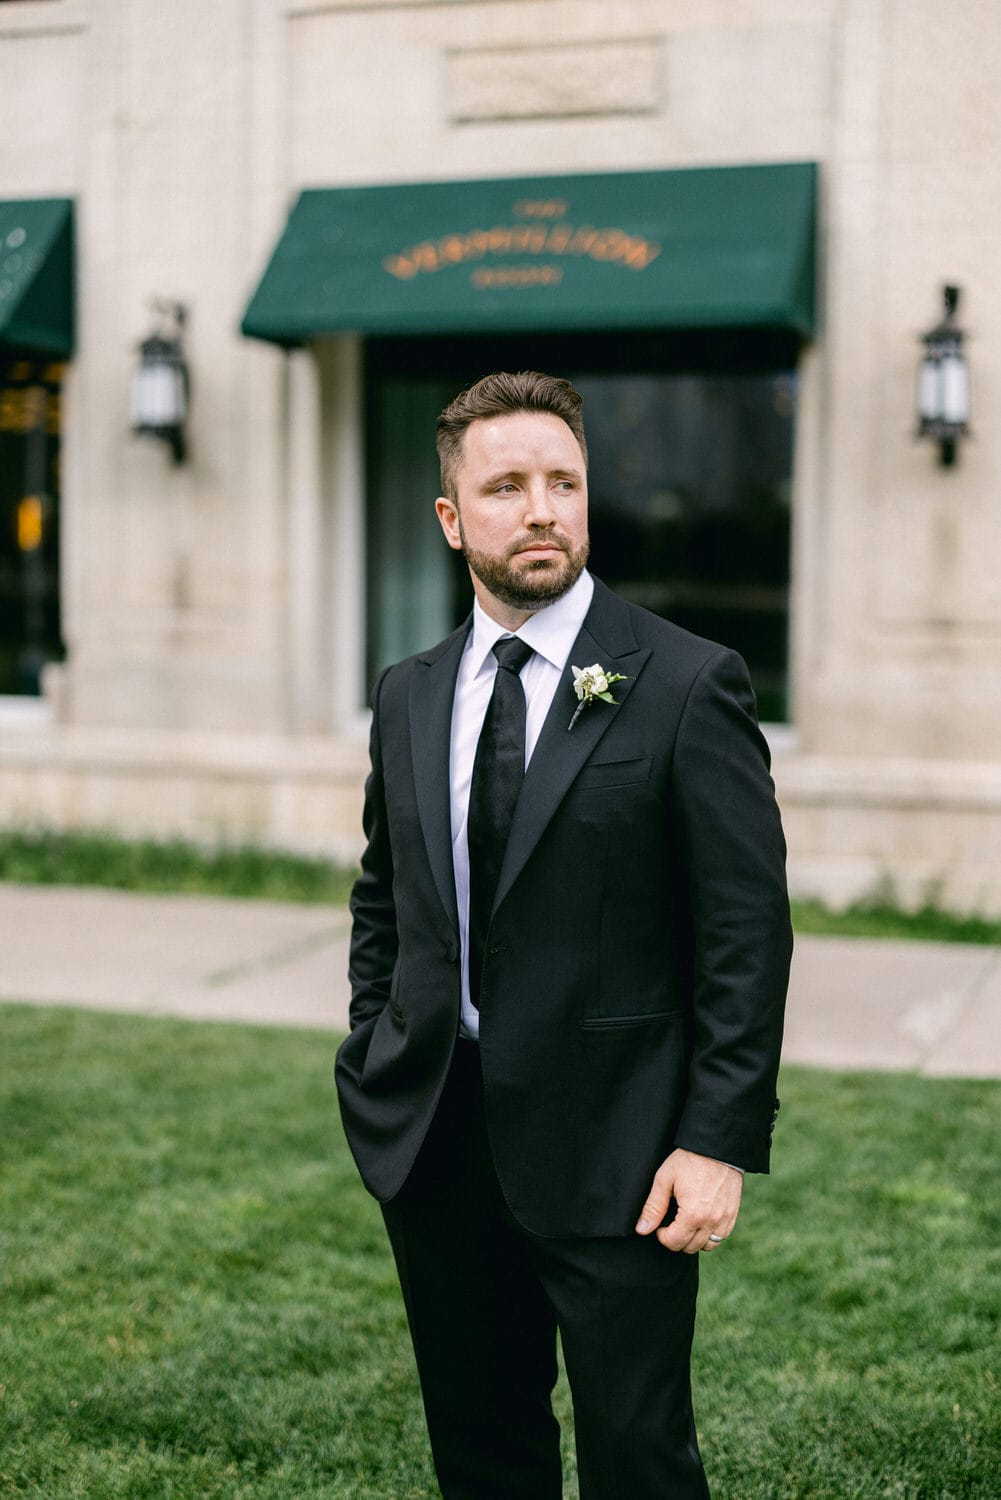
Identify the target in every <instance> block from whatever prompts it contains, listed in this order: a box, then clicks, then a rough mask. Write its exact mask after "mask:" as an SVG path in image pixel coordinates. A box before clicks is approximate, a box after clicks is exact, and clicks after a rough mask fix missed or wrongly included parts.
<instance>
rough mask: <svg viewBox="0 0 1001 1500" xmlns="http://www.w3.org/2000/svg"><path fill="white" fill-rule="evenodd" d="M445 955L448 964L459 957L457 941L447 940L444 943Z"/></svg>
mask: <svg viewBox="0 0 1001 1500" xmlns="http://www.w3.org/2000/svg"><path fill="white" fill-rule="evenodd" d="M445 957H446V958H447V960H448V962H449V963H450V964H454V963H457V962H458V959H459V945H458V943H456V942H453V941H451V940H450V941H449V942H447V943H446V944H445Z"/></svg>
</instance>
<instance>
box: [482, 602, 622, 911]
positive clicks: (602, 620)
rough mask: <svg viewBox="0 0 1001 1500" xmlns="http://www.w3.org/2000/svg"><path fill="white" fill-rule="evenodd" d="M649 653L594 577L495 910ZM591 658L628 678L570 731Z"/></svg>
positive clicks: (522, 801) (528, 778)
mask: <svg viewBox="0 0 1001 1500" xmlns="http://www.w3.org/2000/svg"><path fill="white" fill-rule="evenodd" d="M599 589H600V595H599V593H598V590H599ZM592 632H593V633H592ZM649 655H650V651H649V648H647V647H639V646H638V645H637V643H636V640H635V637H634V635H633V632H632V627H631V623H630V621H629V617H628V614H627V613H626V609H625V606H624V605H623V604H622V603H621V601H620V600H618V599H616V597H615V595H614V594H611V593H609V591H608V590H607V589H606V588H605V587H604V586H603V585H601V584H599V583H598V581H597V580H595V600H594V603H593V604H592V607H591V610H590V611H589V612H588V616H587V619H586V620H585V622H584V628H583V629H582V630H581V632H580V634H579V635H578V637H577V639H576V641H575V642H574V646H573V650H572V651H571V653H570V662H569V663H568V664H567V668H566V671H565V673H564V675H563V678H562V679H561V681H560V684H559V686H558V687H557V689H556V693H555V696H554V698H553V702H552V707H551V708H550V710H549V713H548V714H547V716H546V722H545V724H544V725H543V726H542V733H541V734H540V735H539V739H538V743H537V744H536V747H535V750H534V751H533V753H532V759H531V760H530V761H529V764H528V769H527V771H526V772H525V780H524V781H523V782H522V787H521V793H520V795H519V797H518V806H517V807H516V808H515V814H514V822H513V823H512V824H511V834H510V837H509V838H508V844H507V849H506V851H505V854H504V863H503V865H502V867H501V873H500V880H499V882H498V885H497V897H496V900H495V902H494V909H495V910H496V908H497V907H498V906H499V905H500V903H501V901H503V899H504V897H505V896H506V894H507V892H508V891H509V890H510V889H511V886H512V885H513V884H514V882H515V880H516V879H517V878H518V876H519V874H520V873H521V871H522V869H523V868H524V866H525V863H526V861H527V860H528V858H529V856H530V854H531V853H532V850H533V849H534V848H535V846H536V844H537V843H538V842H539V839H540V838H541V837H542V834H543V832H544V831H545V828H546V825H547V824H548V823H549V820H550V819H551V818H552V816H553V814H554V813H555V811H556V809H557V808H558V807H559V805H560V803H561V802H562V800H563V798H564V796H565V795H566V793H567V791H568V790H569V787H570V785H571V783H572V782H573V780H574V777H575V776H576V775H577V773H578V771H580V769H581V767H582V766H583V765H584V764H585V762H586V761H587V760H588V758H589V757H590V755H591V754H592V753H593V751H594V749H595V747H596V746H597V744H598V742H599V740H600V739H601V737H602V735H603V734H604V733H605V731H606V730H607V729H608V728H609V726H610V725H611V723H612V721H613V720H614V719H615V717H616V715H617V714H620V713H621V712H622V709H623V705H624V704H625V702H626V700H627V698H628V697H629V693H630V692H631V690H632V688H633V687H634V686H635V683H636V679H637V677H638V676H639V674H640V672H641V671H642V670H643V667H644V666H645V665H646V662H647V658H648V657H649ZM592 662H600V663H601V665H602V666H603V667H605V668H606V669H607V670H608V671H609V672H610V673H612V672H621V673H622V674H623V675H624V677H626V678H627V679H628V680H627V681H625V682H617V683H615V685H614V686H613V688H612V689H611V691H612V694H613V696H614V697H615V699H616V702H615V703H614V704H612V703H604V702H601V701H598V702H596V703H592V704H591V705H590V706H589V707H587V708H585V709H584V712H583V713H582V714H581V716H580V718H579V719H578V720H577V722H576V724H575V725H574V727H573V729H572V730H571V731H570V732H569V733H568V728H567V727H568V725H569V723H570V720H571V719H572V718H573V715H574V710H575V709H576V707H577V698H576V695H575V693H574V690H573V674H572V673H571V671H570V666H571V664H575V665H577V666H579V667H584V666H590V664H591V663H592Z"/></svg>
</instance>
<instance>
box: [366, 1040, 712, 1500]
mask: <svg viewBox="0 0 1001 1500" xmlns="http://www.w3.org/2000/svg"><path fill="white" fill-rule="evenodd" d="M640 1206H641V1205H639V1204H637V1212H638V1211H639V1208H640ZM383 1214H384V1216H385V1220H386V1226H387V1229H388V1231H389V1238H390V1242H391V1244H392V1247H393V1253H394V1255H395V1257H396V1265H397V1270H398V1271H399V1276H400V1283H401V1286H402V1289H403V1297H404V1301H405V1303H406V1309H407V1316H408V1319H409V1322H410V1332H411V1336H412V1338H413V1344H414V1352H415V1354H416V1357H417V1368H418V1372H419V1375H420V1381H421V1390H422V1394H423V1397H424V1409H425V1413H426V1415H427V1424H428V1431H429V1434H430V1438H431V1448H432V1453H433V1456H434V1463H435V1470H436V1473H437V1475H438V1482H439V1485H440V1487H441V1492H442V1495H443V1496H445V1500H562V1495H563V1485H562V1475H561V1468H560V1452H559V1429H558V1425H557V1422H556V1419H555V1417H554V1416H553V1413H552V1408H551V1404H550V1396H551V1393H552V1389H553V1386H554V1385H555V1383H556V1378H557V1365H556V1331H557V1328H558V1329H559V1333H560V1338H561V1341H562V1345H563V1357H564V1361H565V1364H566V1370H567V1377H568V1380H569V1383H570V1391H571V1395H572V1398H573V1409H574V1431H575V1437H576V1445H577V1466H578V1476H579V1483H580V1495H581V1500H654V1497H657V1500H667V1497H670V1500H708V1495H709V1490H708V1487H707V1485H706V1481H705V1476H704V1474H703V1471H702V1463H701V1460H700V1458H699V1452H698V1447H697V1444H696V1438H695V1425H694V1422H693V1419H692V1408H691V1395H690V1385H689V1359H690V1353H691V1343H692V1332H693V1329H694V1324H695V1299H696V1291H697V1287H698V1257H697V1256H695V1255H681V1254H674V1253H672V1252H671V1251H667V1250H665V1249H664V1248H663V1247H662V1246H661V1245H660V1244H659V1243H658V1242H657V1240H656V1239H655V1238H653V1237H651V1238H642V1239H641V1238H640V1237H639V1236H638V1235H631V1236H629V1237H628V1238H625V1239H591V1240H586V1239H578V1240H559V1239H546V1238H542V1237H540V1236H537V1235H533V1234H530V1233H529V1232H528V1231H526V1230H525V1229H523V1228H522V1227H521V1226H520V1225H519V1224H518V1223H517V1222H516V1221H515V1220H514V1218H513V1216H512V1215H511V1213H510V1211H509V1210H508V1208H507V1206H506V1204H505V1203H504V1200H503V1198H502V1195H501V1192H500V1188H499V1186H498V1183H497V1178H496V1174H495V1172H494V1167H493V1162H492V1160H491V1156H490V1148H489V1143H488V1140H487V1133H486V1125H485V1120H484V1111H483V1087H482V1080H481V1075H480V1062H479V1048H478V1047H477V1046H476V1044H475V1043H471V1042H464V1041H460V1042H459V1043H458V1044H457V1047H456V1058H455V1061H454V1063H453V1065H452V1069H451V1072H450V1074H449V1078H448V1081H447V1083H446V1086H445V1090H444V1093H443V1095H442V1100H441V1104H440V1106H439V1108H438V1111H437V1114H436V1116H435V1119H434V1121H433V1122H432V1126H431V1129H430V1131H429V1133H428V1137H427V1140H426V1141H425V1143H424V1146H423V1148H422V1150H421V1153H420V1155H419V1156H418V1159H417V1162H416V1164H415V1166H414V1169H413V1171H412V1172H411V1174H410V1177H409V1178H408V1179H407V1182H406V1183H405V1185H404V1187H403V1189H402V1190H401V1191H400V1193H399V1194H398V1195H397V1196H396V1198H394V1199H393V1200H392V1201H391V1202H389V1203H386V1204H384V1205H383Z"/></svg>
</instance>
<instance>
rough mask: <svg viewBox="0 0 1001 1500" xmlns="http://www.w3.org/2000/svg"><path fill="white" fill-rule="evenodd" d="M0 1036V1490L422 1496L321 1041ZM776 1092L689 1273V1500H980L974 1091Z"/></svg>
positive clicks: (894, 1087) (985, 1172) (999, 1396)
mask: <svg viewBox="0 0 1001 1500" xmlns="http://www.w3.org/2000/svg"><path fill="white" fill-rule="evenodd" d="M0 1036H2V1058H3V1067H2V1072H0V1152H2V1174H0V1299H2V1302H0V1306H2V1316H0V1494H3V1495H19V1494H30V1495H37V1496H44V1497H46V1500H62V1497H70V1496H80V1497H87V1500H104V1497H111V1496H121V1497H129V1500H138V1497H146V1496H149V1497H153V1496H155V1497H179V1500H195V1497H197V1500H202V1497H216V1496H226V1497H233V1500H264V1497H269V1500H278V1497H281V1500H304V1497H316V1496H334V1495H336V1496H359V1497H360V1496H366V1497H373V1500H374V1497H380V1500H391V1497H392V1500H395V1497H408V1496H410V1497H424V1496H434V1495H435V1494H436V1493H437V1492H436V1489H435V1487H434V1484H433V1481H432V1479H431V1474H430V1469H429V1464H428V1459H427V1454H426V1446H425V1439H424V1434H423V1426H422V1421H421V1415H420V1409H419V1399H418V1394H417V1387H416V1380H415V1375H414V1370H413V1365H412V1359H411V1354H410V1348H409V1343H408V1338H407V1333H406V1327H405V1322H404V1317H403V1313H402V1309H401V1304H400V1299H399V1294H398V1291H397V1288H396V1282H395V1277H394V1273H393V1270H392V1265H391V1262H390V1258H389V1255H388V1252H387V1248H386V1245H385V1243H384V1240H383V1232H382V1226H381V1220H380V1217H379V1214H378V1211H377V1209H376V1207H375V1205H374V1204H373V1203H372V1202H371V1201H370V1200H368V1199H367V1197H366V1196H365V1194H364V1192H363V1191H362V1189H361V1188H360V1186H359V1184H358V1183H357V1181H356V1179H355V1175H354V1170H353V1167H352V1164H351V1162H350V1159H349V1157H348V1153H347V1150H346V1148H345V1145H344V1142H343V1139H342V1136H341V1132H340V1127H339V1123H338V1118H337V1110H336V1104H335V1099H334V1093H333V1085H332V1079H331V1062H332V1057H333V1050H334V1040H333V1039H332V1038H331V1037H330V1036H329V1035H326V1034H322V1035H319V1034H311V1033H305V1032H300V1031H290V1030H271V1029H258V1028H250V1027H241V1026H225V1025H209V1024H203V1023H188V1022H180V1021H173V1020H152V1019H144V1018H143V1019H137V1018H134V1017H117V1016H109V1015H100V1014H94V1013H88V1012H84V1011H70V1010H47V1009H33V1008H30V1007H20V1006H5V1007H0ZM782 1095H783V1108H782V1113H781V1116H780V1124H779V1129H778V1134H777V1160H776V1169H775V1172H774V1174H773V1175H772V1177H771V1178H769V1179H764V1178H751V1179H749V1181H748V1190H747V1194H746V1202H745V1209H744V1212H743V1214H742V1217H741V1221H740V1225H739V1227H738V1231H737V1233H736V1234H735V1236H734V1238H733V1240H732V1242H731V1243H730V1244H728V1245H727V1247H726V1249H725V1250H724V1251H722V1252H718V1253H717V1254H716V1255H714V1256H713V1257H711V1258H708V1257H703V1294H702V1298H701V1304H700V1330H699V1337H698V1341H697V1342H698V1349H697V1361H696V1369H695V1379H696V1401H697V1406H696V1410H697V1414H698V1418H699V1425H700V1431H701V1437H702V1444H703V1450H704V1454H705V1459H706V1463H707V1467H708V1469H709V1473H710V1478H711V1480H712V1483H713V1493H714V1497H715V1500H751V1497H755V1500H792V1497H797V1500H825V1497H831V1500H834V1497H838V1500H844V1497H860V1500H861V1497H866V1500H869V1497H879V1496H886V1497H895V1500H952V1497H957V1500H958V1497H983V1500H988V1497H997V1495H998V1493H999V1483H998V1454H999V1452H1001V1392H999V1389H998V1380H999V1374H1001V1347H999V1340H998V1311H999V1308H1001V1213H999V1205H998V1193H997V1146H998V1141H999V1139H1001V1084H995V1083H985V1082H972V1081H939V1080H925V1079H917V1078H913V1077H910V1076H906V1075H900V1074H897V1075H892V1074H879V1075H875V1074H869V1075H861V1074H856V1075H848V1074H830V1073H823V1072H818V1071H811V1070H805V1069H788V1070H787V1072H786V1074H785V1075H784V1078H783V1087H782ZM559 1399H560V1404H561V1411H562V1412H563V1413H564V1414H565V1412H566V1405H567V1402H566V1393H565V1391H564V1390H563V1389H562V1388H561V1390H560V1392H559ZM568 1472H572V1462H569V1461H568ZM567 1494H568V1495H573V1494H576V1489H575V1488H574V1487H573V1483H572V1480H571V1481H569V1482H568V1489H567Z"/></svg>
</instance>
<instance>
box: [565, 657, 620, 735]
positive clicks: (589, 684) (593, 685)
mask: <svg viewBox="0 0 1001 1500" xmlns="http://www.w3.org/2000/svg"><path fill="white" fill-rule="evenodd" d="M571 671H572V672H573V690H574V692H575V693H576V694H577V698H578V703H577V707H576V709H575V710H574V716H573V718H572V719H571V720H570V723H569V724H568V725H567V731H568V732H569V731H570V730H571V729H572V728H573V727H574V725H575V724H576V722H577V720H578V719H579V718H580V716H581V714H582V713H583V712H584V710H585V708H587V706H588V704H589V703H593V702H594V700H595V698H600V699H601V700H602V702H603V703H618V701H619V700H618V698H613V697H612V695H611V693H610V692H609V691H608V690H609V688H610V687H611V686H612V684H613V683H616V682H625V681H626V680H627V678H626V675H625V673H624V672H606V671H605V668H604V667H601V666H599V665H598V663H597V662H595V664H594V666H593V667H572V668H571Z"/></svg>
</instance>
